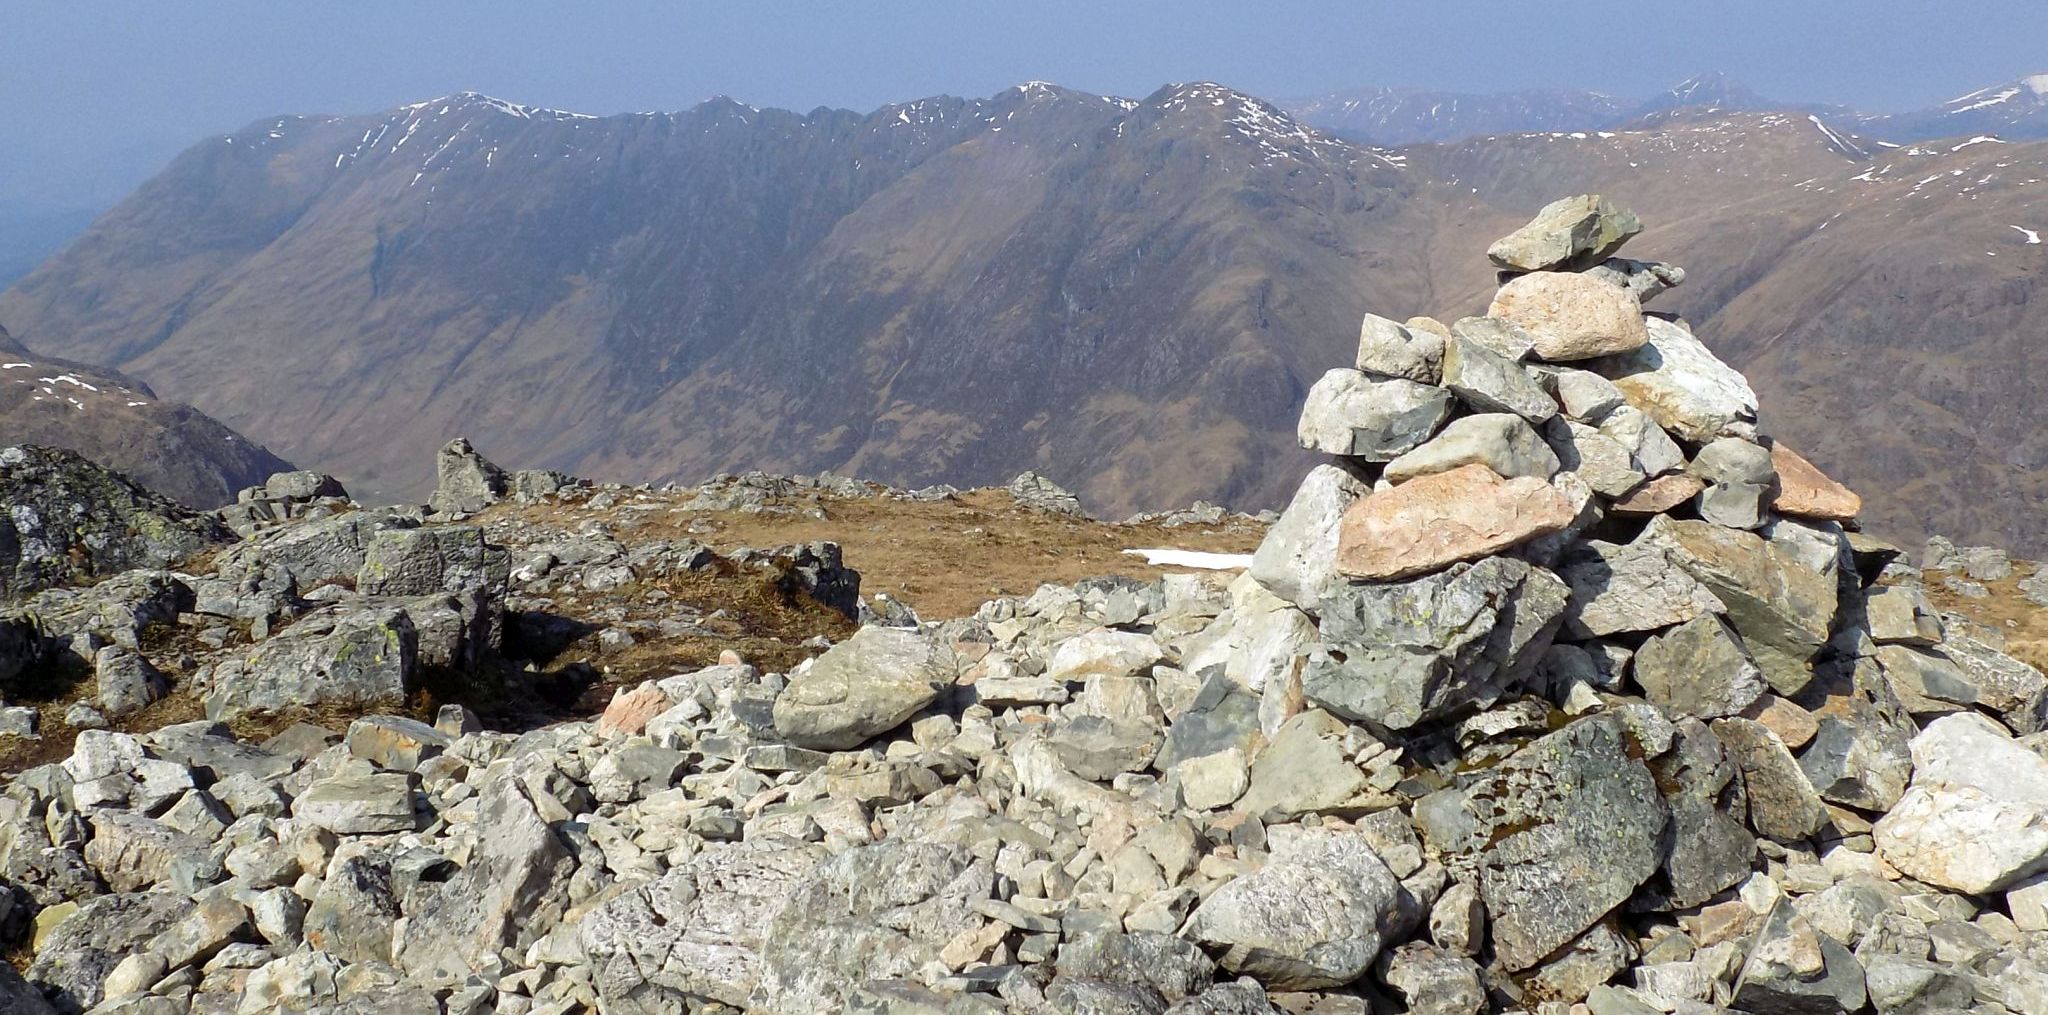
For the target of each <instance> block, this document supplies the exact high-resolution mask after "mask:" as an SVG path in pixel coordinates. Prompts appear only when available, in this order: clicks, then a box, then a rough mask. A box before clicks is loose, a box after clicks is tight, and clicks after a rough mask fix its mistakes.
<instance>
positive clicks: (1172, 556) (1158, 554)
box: [1124, 547, 1252, 571]
mask: <svg viewBox="0 0 2048 1015" xmlns="http://www.w3.org/2000/svg"><path fill="white" fill-rule="evenodd" d="M1124 552H1125V553H1128V554H1130V555H1131V556H1133V557H1143V558H1145V563H1147V564H1150V565H1152V566H1153V567H1192V568H1198V569H1201V570H1204V571H1242V570H1244V569H1245V568H1248V567H1250V566H1252V555H1251V554H1249V553H1208V552H1205V551H1202V550H1175V549H1171V548H1166V547H1148V548H1146V549H1141V550H1125V551H1124Z"/></svg>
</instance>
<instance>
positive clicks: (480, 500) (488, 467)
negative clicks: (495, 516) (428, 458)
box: [427, 437, 508, 514]
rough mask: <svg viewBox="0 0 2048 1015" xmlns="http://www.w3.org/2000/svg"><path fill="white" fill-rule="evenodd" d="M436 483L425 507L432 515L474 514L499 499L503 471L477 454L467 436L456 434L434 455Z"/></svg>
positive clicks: (504, 489)
mask: <svg viewBox="0 0 2048 1015" xmlns="http://www.w3.org/2000/svg"><path fill="white" fill-rule="evenodd" d="M434 475H435V479H436V483H435V486H434V494H433V496H431V497H429V498H427V506H428V507H429V508H430V509H432V510H433V512H434V513H435V514H475V513H476V512H478V511H482V510H483V509H485V508H487V507H490V506H491V505H492V504H495V503H497V502H498V501H499V500H501V499H503V498H504V496H505V494H506V492H507V490H508V481H507V478H506V476H505V470H503V469H500V468H498V467H497V466H496V465H493V464H492V463H491V462H490V460H489V459H486V458H485V457H484V456H482V455H480V454H478V453H477V451H476V448H475V447H473V446H471V444H470V443H469V438H467V437H457V438H455V439H454V440H452V441H449V442H448V443H447V445H446V446H444V447H443V448H441V450H440V451H439V452H437V453H436V454H435V455H434Z"/></svg>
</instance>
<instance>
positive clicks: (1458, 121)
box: [1280, 73, 2048, 146]
mask: <svg viewBox="0 0 2048 1015" xmlns="http://www.w3.org/2000/svg"><path fill="white" fill-rule="evenodd" d="M1280 106H1281V108H1283V109H1286V110H1287V111H1288V112H1289V113H1291V114H1293V115H1294V116H1296V117H1299V118H1300V119H1301V120H1302V122H1304V123H1307V124H1310V125H1311V126H1314V127H1316V128H1317V129H1319V130H1324V131H1328V132H1330V133H1332V134H1335V135H1337V136H1340V137H1343V138H1346V139H1347V140H1352V141H1356V142H1358V143H1361V144H1369V145H1381V146H1399V145H1409V144H1422V143H1427V142H1432V141H1457V140H1463V139H1465V138H1472V137H1480V136H1483V135H1489V134H1495V135H1497V134H1522V133H1533V132H1541V131H1559V132H1570V131H1597V130H1617V129H1625V128H1630V127H1645V126H1652V125H1655V124H1656V123H1658V122H1659V121H1660V120H1662V119H1665V118H1669V117H1671V116H1673V115H1679V116H1683V117H1697V116H1700V115H1703V114H1709V115H1710V114H1715V113H1740V112H1760V111H1773V110H1775V111H1785V112H1804V113H1816V114H1821V115H1824V116H1826V117H1828V118H1829V119H1830V120H1831V121H1833V122H1835V123H1838V124H1842V125H1844V126H1846V127H1848V128H1850V129H1852V130H1855V131H1857V132H1859V133H1862V134H1866V135H1869V136H1871V137H1877V138H1882V139H1884V140H1888V141H1894V142H1911V141H1925V140H1929V139H1932V138H1943V137H1956V136H1960V135H1969V134H1998V135H2000V136H2001V137H2004V138H2005V139H2007V140H2027V139H2039V138H2048V74H2037V75H2033V76H2031V77H2027V78H2023V79H2021V80H2019V81H2017V82H2013V83H2011V84H2006V85H1998V86H1994V87H1991V88H1984V89H1980V90H1978V91H1975V92H1971V93H1970V94H1968V95H1964V96H1960V97H1958V98H1955V99H1952V100H1950V101H1948V102H1945V103H1942V104H1941V105H1939V106H1935V107H1933V108H1931V109H1924V110H1916V111H1913V112H1909V113H1889V114H1868V113H1858V112H1855V111H1853V110H1849V109H1846V108H1843V107H1840V106H1828V105H1824V104H1819V103H1796V102H1784V101H1779V100H1773V99H1767V98H1765V97H1763V96H1761V95H1758V94H1757V93H1756V92H1754V91H1751V90H1750V89H1749V88H1748V87H1747V86H1746V85H1743V84H1742V83H1741V82H1738V81H1736V80H1734V79H1733V78H1731V77H1729V76H1728V75H1726V74H1720V73H1714V74H1703V75H1700V76H1697V77H1692V78H1687V79H1686V80H1684V81H1681V82H1679V83H1678V84H1676V85H1674V86H1672V87H1671V88H1670V89H1669V90H1667V91H1665V92H1663V93H1661V94H1659V95H1656V96H1653V97H1651V98H1649V99H1646V100H1634V101H1632V100H1624V99H1618V98H1616V97H1614V96H1611V95H1606V94H1603V93H1600V92H1590V91H1575V90H1571V89H1530V90H1526V91H1516V92H1497V93H1491V94H1462V93H1454V92H1435V91H1427V90H1421V89H1400V88H1365V89H1358V90H1355V91H1349V92H1335V93H1331V94H1328V95H1318V96H1311V97H1308V98H1300V99H1292V100H1286V101H1282V102H1281V103H1280Z"/></svg>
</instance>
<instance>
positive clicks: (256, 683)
mask: <svg viewBox="0 0 2048 1015" xmlns="http://www.w3.org/2000/svg"><path fill="white" fill-rule="evenodd" d="M419 652H420V632H419V629H418V628H417V627H416V626H415V625H414V623H413V618H412V616H411V614H410V613H408V612H407V611H406V609H405V608H404V607H402V606H398V605H382V606H377V607H372V608H368V609H358V610H348V611H340V612H333V613H326V614H315V615H312V616H308V617H306V618H304V619H302V620H300V621H299V622H298V623H296V624H294V625H292V626H291V627H289V628H286V629H285V631H284V632H283V633H282V634H279V635H277V636H276V637H273V638H270V639H269V640H267V641H263V642H260V643H258V644H257V645H256V646H255V647H254V648H253V649H251V650H250V651H249V652H248V653H247V654H246V655H243V656H240V657H237V658H231V659H227V660H225V661H223V662H221V663H220V664H219V665H217V666H216V667H214V671H213V674H212V677H211V679H210V680H209V681H208V684H207V687H208V691H207V693H206V698H205V700H206V716H207V718H209V719H231V718H234V717H235V716H238V715H241V714H243V713H246V712H254V711H276V710H278V709H281V708H284V707H286V706H292V705H312V704H319V703H328V702H353V703H359V704H365V705H371V704H377V703H392V702H396V701H398V700H400V699H403V698H404V697H405V696H406V695H407V694H408V693H410V692H411V691H412V689H413V687H414V681H415V679H416V678H417V675H418V673H419Z"/></svg>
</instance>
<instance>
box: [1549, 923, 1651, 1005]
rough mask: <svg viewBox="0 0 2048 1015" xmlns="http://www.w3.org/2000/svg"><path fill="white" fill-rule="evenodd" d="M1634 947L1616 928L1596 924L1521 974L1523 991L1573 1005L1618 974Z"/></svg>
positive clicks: (1554, 1001)
mask: <svg viewBox="0 0 2048 1015" xmlns="http://www.w3.org/2000/svg"><path fill="white" fill-rule="evenodd" d="M1633 958H1635V949H1634V948H1633V947H1632V946H1631V945H1630V944H1629V942H1628V940H1627V939H1626V938H1623V937H1622V936H1621V934H1620V933H1619V932H1617V931H1616V930H1615V929H1614V928H1613V927H1610V926H1607V925H1606V924H1599V923H1596V924H1594V925H1593V926H1591V927H1589V928H1587V929H1586V932H1585V933H1584V934H1581V935H1579V936H1578V937H1576V938H1574V939H1572V941H1571V943H1569V944H1567V945H1565V946H1564V947H1563V948H1561V949H1559V950H1558V951H1557V953H1556V954H1553V955H1551V956H1550V957H1549V958H1547V959H1545V960H1544V962H1543V964H1542V965H1540V966H1537V967H1536V968H1534V969H1531V970H1529V971H1527V972H1525V973H1523V974H1522V976H1521V978H1520V982H1521V984H1522V988H1523V993H1524V994H1525V995H1526V996H1527V997H1528V998H1529V999H1530V1000H1535V1001H1540V1002H1550V1003H1558V1004H1573V1003H1576V1002H1578V1001H1581V1000H1583V999H1584V998H1585V997H1586V995H1587V994H1588V993H1590V992H1591V991H1592V989H1593V988H1594V987H1597V986H1600V985H1601V984H1603V983H1606V982H1607V981H1609V980H1612V979H1614V978H1615V976H1617V975H1619V974H1620V973H1621V971H1622V970H1623V969H1625V968H1627V967H1628V964H1629V961H1630V960H1631V959H1633Z"/></svg>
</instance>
